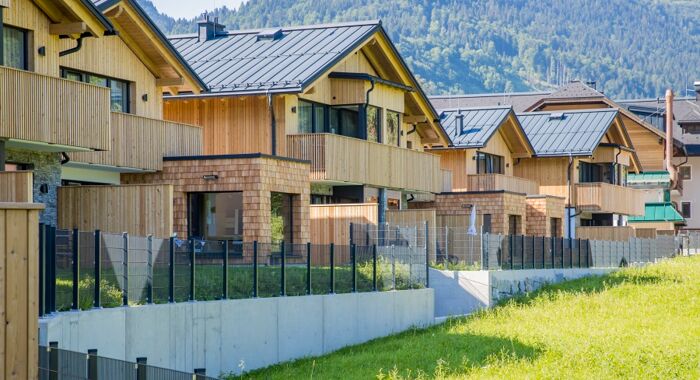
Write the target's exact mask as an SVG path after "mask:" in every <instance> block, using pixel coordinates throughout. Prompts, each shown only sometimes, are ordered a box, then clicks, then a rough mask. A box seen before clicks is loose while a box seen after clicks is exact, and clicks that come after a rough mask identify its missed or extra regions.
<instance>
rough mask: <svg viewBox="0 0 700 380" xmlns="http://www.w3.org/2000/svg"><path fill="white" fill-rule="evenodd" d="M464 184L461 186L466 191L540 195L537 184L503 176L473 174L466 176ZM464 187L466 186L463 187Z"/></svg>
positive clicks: (527, 180)
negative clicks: (500, 191)
mask: <svg viewBox="0 0 700 380" xmlns="http://www.w3.org/2000/svg"><path fill="white" fill-rule="evenodd" d="M466 182H467V183H466V184H462V187H465V188H466V189H467V191H499V190H506V191H513V192H516V193H524V194H527V195H536V194H539V193H540V186H539V185H538V184H537V182H535V181H532V180H529V179H525V178H520V177H514V176H508V175H504V174H473V175H468V176H467V179H466ZM464 185H466V186H464Z"/></svg>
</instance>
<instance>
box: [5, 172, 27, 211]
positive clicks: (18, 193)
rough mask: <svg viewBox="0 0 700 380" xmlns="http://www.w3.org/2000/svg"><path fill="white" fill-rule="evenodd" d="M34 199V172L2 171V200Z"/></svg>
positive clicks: (20, 200)
mask: <svg viewBox="0 0 700 380" xmlns="http://www.w3.org/2000/svg"><path fill="white" fill-rule="evenodd" d="M33 201H34V195H33V175H32V172H30V171H22V172H0V202H21V203H32V202H33Z"/></svg>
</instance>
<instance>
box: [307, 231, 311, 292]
mask: <svg viewBox="0 0 700 380" xmlns="http://www.w3.org/2000/svg"><path fill="white" fill-rule="evenodd" d="M306 294H307V295H311V242H307V243H306Z"/></svg>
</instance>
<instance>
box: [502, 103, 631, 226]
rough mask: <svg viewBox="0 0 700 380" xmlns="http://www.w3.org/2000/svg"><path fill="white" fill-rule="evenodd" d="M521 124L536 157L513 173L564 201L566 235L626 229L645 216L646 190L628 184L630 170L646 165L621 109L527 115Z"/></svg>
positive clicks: (525, 114) (520, 162) (522, 163)
mask: <svg viewBox="0 0 700 380" xmlns="http://www.w3.org/2000/svg"><path fill="white" fill-rule="evenodd" d="M518 120H519V121H520V124H521V125H522V127H523V129H524V130H525V133H526V135H527V137H528V139H529V141H530V143H531V144H532V146H533V148H534V152H535V153H534V157H532V158H523V159H521V160H520V161H519V162H518V164H517V165H515V169H514V174H515V175H516V176H518V177H523V178H528V179H531V180H533V181H536V182H537V183H538V184H539V186H540V187H539V191H540V193H542V194H547V195H553V196H559V197H563V198H564V199H565V203H566V216H565V218H564V219H565V220H564V235H565V236H567V237H577V233H576V230H577V229H578V228H579V227H596V226H626V225H627V217H628V216H635V215H643V213H644V203H643V201H642V194H641V192H640V191H638V190H635V189H630V188H628V187H627V186H626V182H627V174H628V172H632V171H633V172H637V171H639V168H640V167H641V164H640V160H639V158H638V157H637V154H636V152H635V149H634V146H633V144H632V140H631V137H630V136H629V135H628V133H627V130H626V129H625V127H624V124H623V117H622V115H620V112H619V111H618V110H615V109H593V110H572V111H561V110H557V111H543V112H528V113H521V114H518Z"/></svg>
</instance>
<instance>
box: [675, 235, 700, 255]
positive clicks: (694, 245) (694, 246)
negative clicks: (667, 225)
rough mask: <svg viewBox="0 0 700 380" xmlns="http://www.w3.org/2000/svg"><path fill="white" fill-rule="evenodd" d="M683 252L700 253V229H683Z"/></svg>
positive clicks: (689, 253)
mask: <svg viewBox="0 0 700 380" xmlns="http://www.w3.org/2000/svg"><path fill="white" fill-rule="evenodd" d="M678 237H679V238H680V239H681V246H682V249H683V254H685V255H698V254H700V231H683V232H682V233H681V234H680V235H679V236H678Z"/></svg>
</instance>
